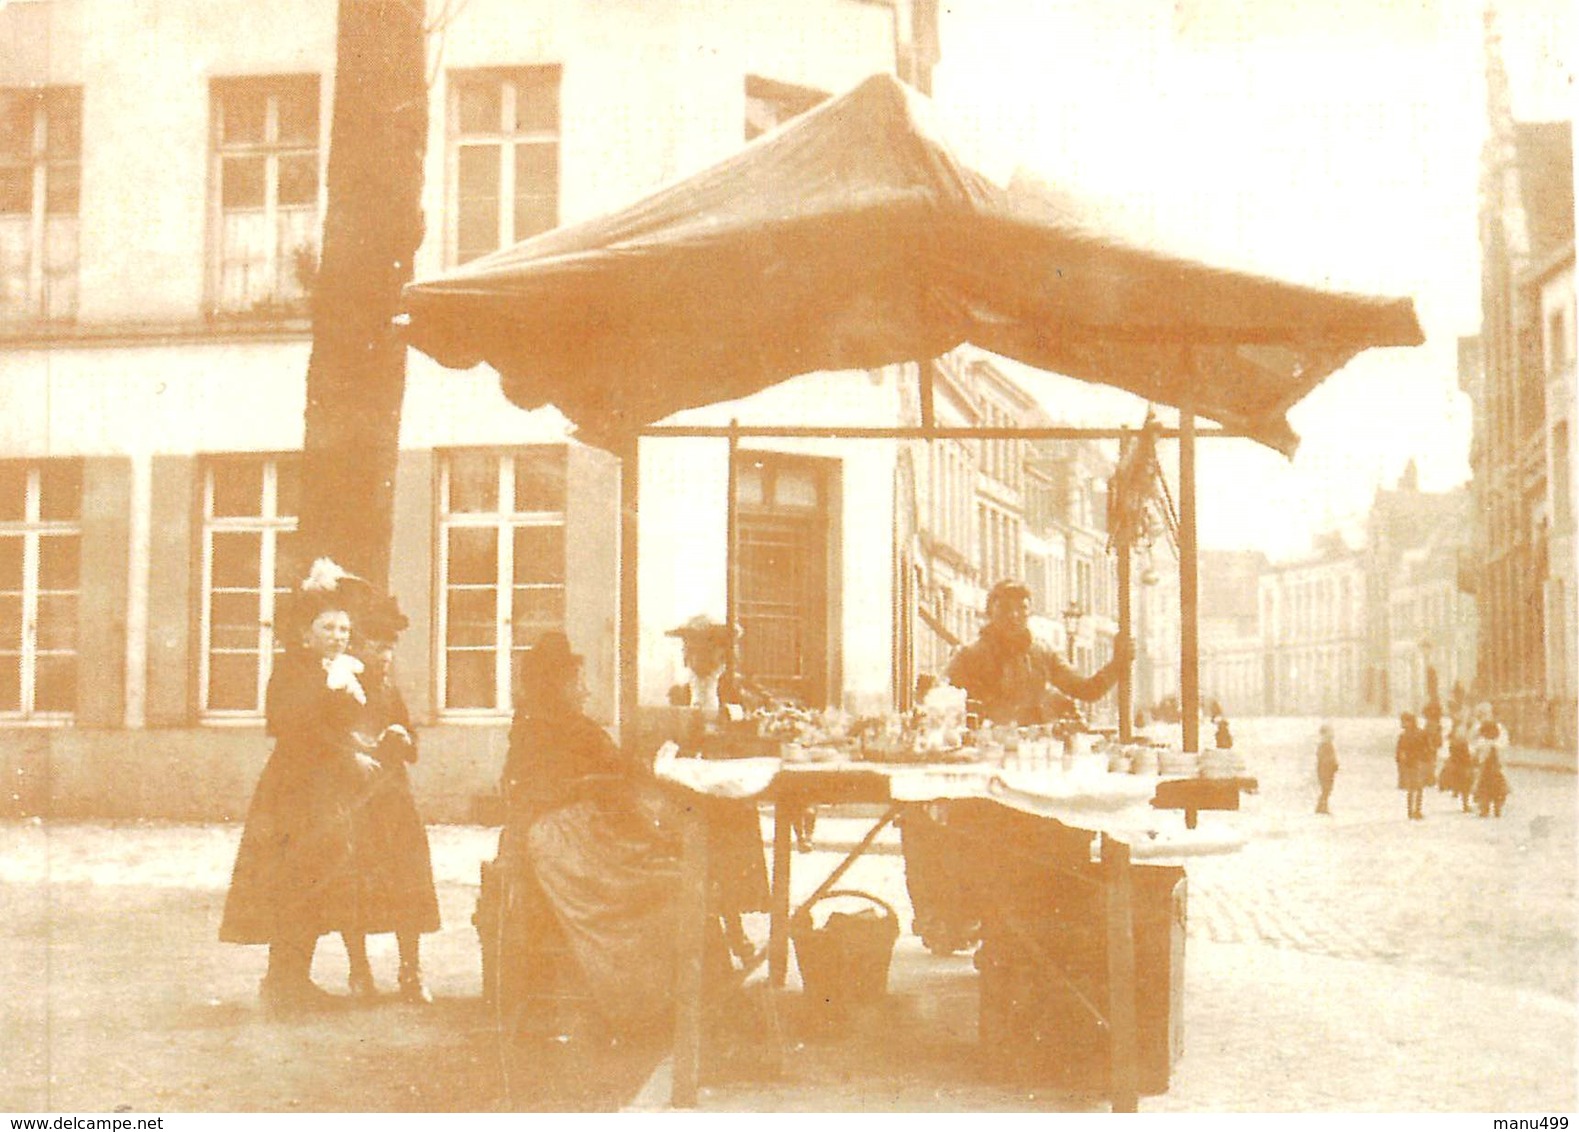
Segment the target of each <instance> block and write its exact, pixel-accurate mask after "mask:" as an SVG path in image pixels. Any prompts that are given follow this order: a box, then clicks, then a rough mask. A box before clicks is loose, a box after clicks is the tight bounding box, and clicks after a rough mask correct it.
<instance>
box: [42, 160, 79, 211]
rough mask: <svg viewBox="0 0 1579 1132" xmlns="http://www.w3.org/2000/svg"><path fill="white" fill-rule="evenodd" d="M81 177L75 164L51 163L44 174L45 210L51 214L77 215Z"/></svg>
mask: <svg viewBox="0 0 1579 1132" xmlns="http://www.w3.org/2000/svg"><path fill="white" fill-rule="evenodd" d="M81 178H82V174H81V171H80V170H79V169H78V168H77V166H75V165H51V166H50V167H49V168H48V170H46V172H45V174H44V211H45V212H47V213H49V214H50V215H51V216H75V215H76V213H77V197H78V192H79V189H80V184H79V182H80V181H81Z"/></svg>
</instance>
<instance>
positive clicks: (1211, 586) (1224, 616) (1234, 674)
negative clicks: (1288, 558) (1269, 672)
mask: <svg viewBox="0 0 1579 1132" xmlns="http://www.w3.org/2000/svg"><path fill="white" fill-rule="evenodd" d="M1268 566H1269V564H1268V562H1267V559H1266V555H1264V554H1262V553H1261V552H1260V551H1256V550H1203V551H1202V552H1201V561H1200V574H1199V577H1200V585H1199V594H1200V600H1199V605H1198V608H1199V610H1200V638H1199V639H1200V658H1201V662H1200V663H1201V668H1200V673H1201V679H1200V688H1201V702H1202V703H1203V704H1207V705H1210V704H1212V703H1213V702H1215V703H1216V704H1217V705H1218V706H1219V707H1221V708H1222V709H1223V712H1224V713H1225V714H1226V715H1228V716H1229V717H1230V718H1234V717H1237V716H1241V715H1260V714H1262V713H1263V712H1264V711H1265V710H1266V708H1267V703H1266V689H1267V680H1266V672H1265V667H1266V665H1265V656H1264V649H1263V647H1262V642H1261V624H1260V611H1259V608H1258V600H1259V589H1260V586H1259V583H1260V578H1261V575H1262V574H1264V573H1265V572H1266V571H1267V570H1268Z"/></svg>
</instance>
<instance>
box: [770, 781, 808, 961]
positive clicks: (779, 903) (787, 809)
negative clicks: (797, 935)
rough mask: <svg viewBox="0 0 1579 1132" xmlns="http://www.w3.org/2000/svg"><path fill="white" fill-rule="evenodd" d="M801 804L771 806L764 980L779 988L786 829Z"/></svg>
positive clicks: (785, 930)
mask: <svg viewBox="0 0 1579 1132" xmlns="http://www.w3.org/2000/svg"><path fill="white" fill-rule="evenodd" d="M803 805H804V803H797V802H788V803H787V802H785V801H784V800H782V799H780V800H776V801H775V802H774V803H773V893H772V902H773V907H772V909H771V913H770V917H769V919H770V922H771V930H770V931H769V932H768V981H769V983H771V984H772V985H773V986H774V987H783V986H784V984H785V983H786V982H787V981H788V979H789V918H790V827H791V825H792V824H793V823H794V821H795V814H796V811H797V809H798V808H800V807H801V806H803Z"/></svg>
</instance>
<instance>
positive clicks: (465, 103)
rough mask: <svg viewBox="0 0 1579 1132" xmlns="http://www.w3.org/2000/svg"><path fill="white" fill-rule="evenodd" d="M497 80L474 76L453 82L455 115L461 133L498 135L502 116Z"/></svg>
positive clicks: (502, 110)
mask: <svg viewBox="0 0 1579 1132" xmlns="http://www.w3.org/2000/svg"><path fill="white" fill-rule="evenodd" d="M499 93H500V86H499V80H498V79H496V78H492V77H483V76H476V77H472V78H465V79H457V80H455V113H456V118H457V120H458V121H459V123H460V128H461V133H463V134H472V133H485V134H493V133H498V132H499V130H500V129H501V128H502V119H503V116H504V109H503V103H502V102H501V100H500V97H499Z"/></svg>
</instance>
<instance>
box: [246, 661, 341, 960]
mask: <svg viewBox="0 0 1579 1132" xmlns="http://www.w3.org/2000/svg"><path fill="white" fill-rule="evenodd" d="M265 705H266V706H265V722H266V730H267V733H268V734H269V735H270V736H271V737H272V738H273V739H274V741H275V742H274V751H273V753H272V754H271V755H270V756H269V761H268V763H267V764H266V765H265V766H264V768H263V774H262V775H261V776H260V777H259V779H258V785H257V787H256V789H255V790H254V791H253V794H252V803H251V805H250V806H249V807H248V809H247V824H246V828H245V829H244V830H243V831H242V834H241V845H240V848H239V849H237V851H236V865H235V869H234V870H233V872H232V874H231V878H230V892H229V894H228V895H227V896H226V898H225V912H224V917H223V919H222V920H221V922H220V926H219V938H220V939H221V940H223V941H225V942H226V943H274V942H277V941H283V940H291V939H312V938H316V937H318V936H320V935H324V934H325V933H327V932H333V931H340V930H342V929H347V928H351V927H354V910H355V908H356V904H357V891H358V886H357V873H356V868H355V862H354V860H353V852H352V813H353V810H354V807H355V805H356V803H357V801H358V799H359V797H360V796H361V794H362V791H363V788H364V782H363V779H364V775H363V773H362V771H361V769H360V768H359V767H358V766H357V763H356V754H357V752H358V750H359V749H360V745H359V743H358V740H357V737H356V730H357V726H358V724H359V722H360V720H361V717H362V712H363V705H362V704H360V703H358V702H357V701H356V699H355V698H354V697H353V696H352V695H351V693H349V692H347V691H343V690H341V691H332V690H330V689H329V688H328V687H327V685H326V678H325V674H324V669H323V665H322V664H321V663H320V662H319V659H318V658H317V657H316V656H315V655H313V654H312V653H310V652H307V651H305V650H293V651H291V652H289V653H287V654H286V655H285V656H284V657H282V658H281V659H280V662H279V664H278V665H276V667H275V669H274V675H273V676H272V677H271V678H270V680H269V687H268V691H267V693H266V696H265Z"/></svg>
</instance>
